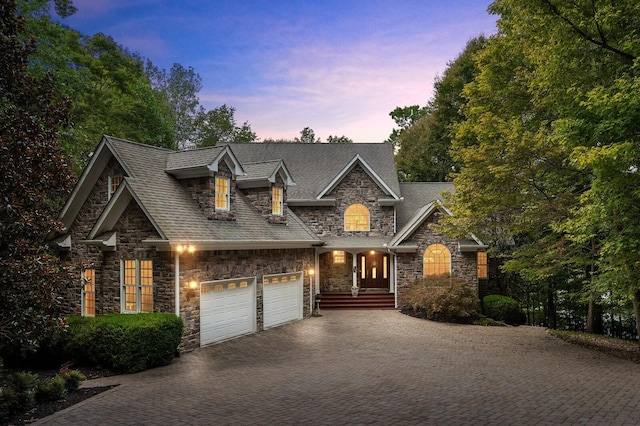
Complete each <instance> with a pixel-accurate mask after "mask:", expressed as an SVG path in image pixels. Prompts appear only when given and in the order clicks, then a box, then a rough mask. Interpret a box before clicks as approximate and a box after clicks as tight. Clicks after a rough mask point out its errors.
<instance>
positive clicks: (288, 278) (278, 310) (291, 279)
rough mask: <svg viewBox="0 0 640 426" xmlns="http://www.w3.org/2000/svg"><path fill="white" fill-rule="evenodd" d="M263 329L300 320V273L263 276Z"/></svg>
mask: <svg viewBox="0 0 640 426" xmlns="http://www.w3.org/2000/svg"><path fill="white" fill-rule="evenodd" d="M263 283H264V286H263V289H264V290H263V299H262V300H263V306H264V328H269V327H275V326H277V325H280V324H284V323H286V322H289V321H294V320H299V319H302V272H294V273H289V274H279V275H265V276H264V279H263Z"/></svg>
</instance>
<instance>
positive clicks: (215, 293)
mask: <svg viewBox="0 0 640 426" xmlns="http://www.w3.org/2000/svg"><path fill="white" fill-rule="evenodd" d="M244 281H245V282H246V280H244ZM251 281H252V283H251V284H249V283H247V284H246V285H244V286H237V285H236V283H235V282H232V283H229V282H213V283H203V290H202V293H201V298H200V343H201V345H207V344H210V343H215V342H220V341H223V340H227V339H231V338H233V337H237V336H241V335H244V334H249V333H252V332H254V331H255V280H253V279H252V280H251Z"/></svg>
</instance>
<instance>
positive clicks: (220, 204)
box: [216, 176, 231, 210]
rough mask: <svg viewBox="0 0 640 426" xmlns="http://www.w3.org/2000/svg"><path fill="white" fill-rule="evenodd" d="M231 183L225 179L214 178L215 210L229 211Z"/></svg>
mask: <svg viewBox="0 0 640 426" xmlns="http://www.w3.org/2000/svg"><path fill="white" fill-rule="evenodd" d="M230 188H231V181H230V179H229V178H226V177H217V176H216V210H229V208H230V207H229V206H230V201H229V195H230V192H231V191H230Z"/></svg>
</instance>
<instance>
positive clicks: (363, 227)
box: [344, 203, 369, 231]
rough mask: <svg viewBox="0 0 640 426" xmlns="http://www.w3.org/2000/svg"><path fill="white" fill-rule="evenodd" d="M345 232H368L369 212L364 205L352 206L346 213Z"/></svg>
mask: <svg viewBox="0 0 640 426" xmlns="http://www.w3.org/2000/svg"><path fill="white" fill-rule="evenodd" d="M344 230H345V231H368V230H369V210H368V209H367V208H366V207H365V206H364V205H362V204H359V203H357V204H351V205H350V206H349V207H347V210H346V211H345V212H344Z"/></svg>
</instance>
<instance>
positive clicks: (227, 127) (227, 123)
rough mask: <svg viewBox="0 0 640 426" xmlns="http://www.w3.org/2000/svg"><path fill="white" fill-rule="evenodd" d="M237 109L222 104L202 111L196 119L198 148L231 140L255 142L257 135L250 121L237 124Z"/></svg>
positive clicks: (196, 145) (196, 144)
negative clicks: (240, 124)
mask: <svg viewBox="0 0 640 426" xmlns="http://www.w3.org/2000/svg"><path fill="white" fill-rule="evenodd" d="M235 112H236V109H235V108H234V107H231V106H227V105H222V106H220V107H218V108H214V109H212V110H209V111H206V112H205V111H204V110H203V111H201V112H200V113H199V114H198V116H197V117H196V119H195V123H194V136H193V141H194V144H195V147H196V148H203V147H206V146H215V145H217V144H219V143H229V142H255V141H256V140H257V136H256V134H255V132H253V131H252V130H251V126H250V125H249V123H248V122H246V121H245V122H244V123H243V124H242V126H238V125H237V124H236V119H235Z"/></svg>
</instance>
